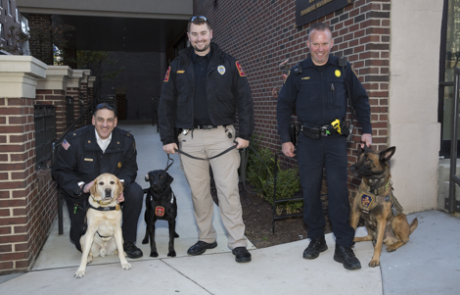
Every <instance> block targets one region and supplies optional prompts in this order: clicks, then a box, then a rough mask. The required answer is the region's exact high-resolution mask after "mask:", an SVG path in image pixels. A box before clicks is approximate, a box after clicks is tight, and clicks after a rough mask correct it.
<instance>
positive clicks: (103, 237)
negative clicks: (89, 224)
mask: <svg viewBox="0 0 460 295" xmlns="http://www.w3.org/2000/svg"><path fill="white" fill-rule="evenodd" d="M96 233H97V235H98V236H99V237H101V238H102V239H107V238H110V236H107V237H105V236H101V234H100V233H99V232H98V231H97V232H96Z"/></svg>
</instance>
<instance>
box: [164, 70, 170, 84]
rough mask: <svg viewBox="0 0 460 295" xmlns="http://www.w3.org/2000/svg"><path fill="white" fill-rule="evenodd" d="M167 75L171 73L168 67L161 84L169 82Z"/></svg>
mask: <svg viewBox="0 0 460 295" xmlns="http://www.w3.org/2000/svg"><path fill="white" fill-rule="evenodd" d="M169 73H171V67H168V70H167V71H166V75H165V78H164V80H163V82H168V81H169Z"/></svg>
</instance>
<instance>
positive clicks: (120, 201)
mask: <svg viewBox="0 0 460 295" xmlns="http://www.w3.org/2000/svg"><path fill="white" fill-rule="evenodd" d="M124 201H125V196H124V195H123V193H121V194H120V195H119V196H118V198H117V203H123V202H124Z"/></svg>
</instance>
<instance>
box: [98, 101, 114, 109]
mask: <svg viewBox="0 0 460 295" xmlns="http://www.w3.org/2000/svg"><path fill="white" fill-rule="evenodd" d="M100 109H109V110H111V111H113V110H114V107H113V106H112V105H110V104H108V103H106V102H104V103H100V104H98V105H97V106H96V111H97V110H100Z"/></svg>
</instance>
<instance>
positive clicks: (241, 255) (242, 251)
mask: <svg viewBox="0 0 460 295" xmlns="http://www.w3.org/2000/svg"><path fill="white" fill-rule="evenodd" d="M232 253H233V255H235V260H236V262H250V261H251V253H249V251H248V249H246V247H236V248H235V249H233V250H232Z"/></svg>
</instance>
